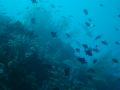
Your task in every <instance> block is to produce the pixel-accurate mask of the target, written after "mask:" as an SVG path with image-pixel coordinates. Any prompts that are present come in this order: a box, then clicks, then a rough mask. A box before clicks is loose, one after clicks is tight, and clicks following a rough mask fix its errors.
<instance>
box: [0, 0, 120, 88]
mask: <svg viewBox="0 0 120 90" xmlns="http://www.w3.org/2000/svg"><path fill="white" fill-rule="evenodd" d="M33 1H36V2H33ZM1 16H4V19H5V18H9V19H10V23H5V25H4V24H0V27H1V28H0V30H1V31H0V33H1V34H0V38H1V36H2V32H4V28H6V27H7V25H9V24H10V25H13V26H17V25H19V23H21V24H22V25H23V26H24V27H25V28H26V29H28V31H32V32H35V34H36V35H37V39H35V40H33V39H32V36H30V39H31V41H30V42H29V43H32V44H30V45H29V46H28V47H29V48H28V47H27V45H28V44H26V41H25V40H28V39H26V38H25V37H26V36H23V37H20V35H21V34H20V35H19V34H15V33H13V34H12V32H13V31H12V29H11V28H10V29H9V30H10V33H8V34H10V35H13V38H14V39H12V40H8V42H7V44H8V46H9V45H11V46H13V45H14V47H16V49H15V55H13V56H16V58H17V57H18V56H19V54H20V53H19V50H18V48H20V47H23V48H24V49H23V48H22V50H21V49H20V50H21V52H26V53H25V54H24V55H25V56H26V57H27V58H28V60H29V59H30V60H33V61H31V62H33V64H32V63H31V64H27V65H28V66H26V67H25V66H24V67H22V68H30V70H28V69H25V70H26V71H25V72H27V74H25V76H26V77H27V78H25V80H28V81H29V79H30V80H31V81H30V82H31V83H32V82H33V83H34V85H33V84H31V83H29V84H27V83H26V84H25V86H24V87H26V88H21V89H20V90H120V86H119V84H120V55H119V54H120V0H0V17H1ZM4 19H3V18H0V23H3V21H4ZM15 22H19V23H17V24H14V23H15ZM7 28H8V27H7ZM16 30H18V32H19V30H21V29H19V28H18V27H17V29H16ZM20 33H21V31H20ZM22 33H24V34H25V35H26V32H22ZM27 35H28V34H27ZM30 35H32V34H30ZM6 36H7V35H6ZM8 36H9V35H8ZM3 38H4V37H2V38H1V39H0V40H1V41H0V44H1V45H0V54H1V55H0V57H1V58H0V64H1V65H0V66H1V67H2V69H1V70H3V71H4V69H3V65H2V64H4V67H7V66H6V63H5V62H4V63H3V61H4V60H5V59H4V60H3V58H4V57H5V55H4V52H8V51H9V49H8V50H7V51H4V49H2V48H3V46H4V45H6V44H4V41H5V40H6V39H3ZM18 41H25V42H23V43H24V44H25V45H26V47H24V46H25V45H23V44H20V47H18V46H19V44H18ZM17 45H18V46H17ZM22 45H23V46H22ZM32 45H33V46H32ZM85 45H86V46H85ZM26 48H27V49H26ZM36 48H37V54H38V55H39V58H40V57H41V56H43V57H44V58H45V59H47V60H43V61H42V63H45V64H49V65H50V67H52V69H50V70H48V71H49V72H53V73H52V74H53V75H51V76H50V75H48V73H46V72H48V71H45V70H46V68H45V70H44V69H43V70H42V69H41V68H42V67H43V66H42V65H39V64H37V65H36V63H37V61H38V63H39V59H36V58H34V57H36V56H35V55H33V57H32V53H33V52H35V50H36ZM12 49H13V48H12ZM2 50H3V51H2ZM17 50H18V51H17ZM11 51H12V50H11ZM9 52H10V51H9ZM10 53H13V52H10ZM6 55H7V54H6ZM6 57H8V58H9V59H8V58H6V59H7V60H8V61H6V62H7V64H8V63H10V61H11V62H13V61H14V60H15V61H19V58H20V57H23V55H22V56H20V57H18V58H17V59H15V58H14V60H13V59H11V58H10V57H9V55H8V56H6ZM26 57H25V58H26ZM20 60H22V61H24V62H28V61H26V59H24V58H22V59H20ZM34 60H35V62H34ZM36 60H37V61H36ZM28 63H29V62H28ZM13 64H14V65H15V64H16V63H13ZM10 65H11V64H10ZM14 65H13V66H12V67H14ZM17 65H18V64H16V65H15V67H17ZM18 66H19V65H18ZM1 67H0V68H1ZM48 67H49V66H48ZM66 67H67V70H66ZM8 68H9V67H8ZM20 68H21V67H20ZM43 68H44V67H43ZM68 68H69V69H70V70H69V69H68ZM64 69H65V70H66V72H69V74H70V75H68V74H66V75H68V76H67V77H66V76H65V77H64V75H63V72H64ZM15 70H16V71H17V70H18V69H15ZM20 70H21V69H20ZM22 70H23V69H22ZM8 71H9V70H8ZM18 71H19V70H18ZM1 72H2V71H1ZM28 72H29V73H28ZM43 72H44V73H43ZM16 73H18V74H19V72H16ZM40 73H41V74H40ZM42 73H43V74H42ZM55 73H56V74H55ZM0 74H1V73H0ZM6 74H7V75H8V77H9V72H7V71H6ZM14 74H15V72H14V70H13V72H12V74H11V73H10V77H9V79H10V81H12V79H13V80H14V81H15V82H16V79H17V78H14V77H16V76H15V75H14ZM44 74H45V75H44ZM40 75H41V76H42V77H43V76H46V77H44V78H45V79H42V80H41V79H40V78H41V77H39V76H40ZM62 75H63V76H62ZM35 76H36V77H35ZM19 77H20V76H19ZM2 78H3V77H2ZM31 78H32V79H31ZM33 78H36V79H38V78H39V79H38V80H39V81H37V80H36V79H33ZM48 78H49V79H48ZM51 78H53V81H52V80H51ZM21 79H22V78H21ZM21 79H20V81H21ZM35 80H36V81H35ZM40 80H41V81H40ZM57 81H58V82H57ZM6 82H7V84H6ZM8 82H9V80H8V81H4V79H3V80H2V79H1V76H0V88H1V89H0V90H3V89H4V90H6V89H5V87H6V88H10V90H18V88H19V87H20V85H22V84H21V83H20V84H16V87H15V86H14V84H15V82H11V83H13V84H11V85H10V84H9V83H8ZM37 82H40V83H42V84H40V85H39V84H38V83H37ZM22 83H24V81H23V82H22ZM51 83H53V84H51ZM55 83H56V84H55ZM62 83H63V84H64V85H62ZM66 83H68V84H66ZM35 84H36V85H35ZM71 84H72V86H71ZM17 85H18V86H17ZM23 85H24V84H23ZM27 85H28V86H27ZM32 85H33V87H34V88H30V87H32ZM28 87H29V88H28Z"/></svg>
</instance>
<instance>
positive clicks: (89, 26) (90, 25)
mask: <svg viewBox="0 0 120 90" xmlns="http://www.w3.org/2000/svg"><path fill="white" fill-rule="evenodd" d="M85 25H86V26H87V27H88V28H93V27H95V24H93V23H91V22H88V21H87V22H85Z"/></svg>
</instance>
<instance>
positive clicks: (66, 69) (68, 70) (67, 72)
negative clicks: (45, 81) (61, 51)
mask: <svg viewBox="0 0 120 90" xmlns="http://www.w3.org/2000/svg"><path fill="white" fill-rule="evenodd" d="M64 75H65V76H69V75H70V68H69V67H67V68H65V69H64Z"/></svg>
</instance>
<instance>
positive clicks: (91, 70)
mask: <svg viewBox="0 0 120 90" xmlns="http://www.w3.org/2000/svg"><path fill="white" fill-rule="evenodd" d="M87 72H89V73H95V70H94V69H93V68H89V69H88V70H87Z"/></svg>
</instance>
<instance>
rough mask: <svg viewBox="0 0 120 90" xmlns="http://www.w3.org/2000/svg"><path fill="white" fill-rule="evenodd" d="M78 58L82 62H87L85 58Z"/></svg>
mask: <svg viewBox="0 0 120 90" xmlns="http://www.w3.org/2000/svg"><path fill="white" fill-rule="evenodd" d="M77 60H78V61H80V63H81V64H87V61H86V60H85V58H81V57H77Z"/></svg>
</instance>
